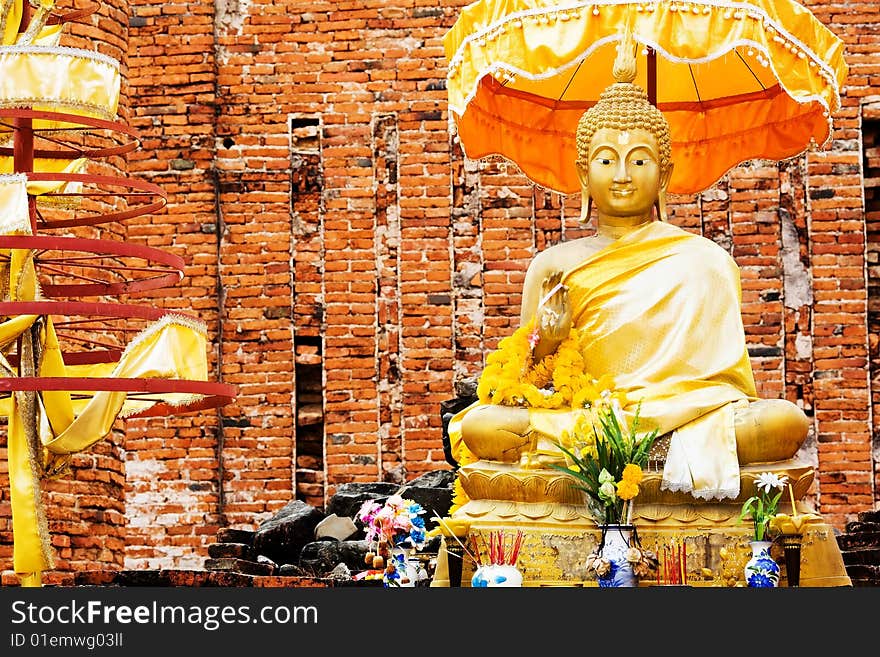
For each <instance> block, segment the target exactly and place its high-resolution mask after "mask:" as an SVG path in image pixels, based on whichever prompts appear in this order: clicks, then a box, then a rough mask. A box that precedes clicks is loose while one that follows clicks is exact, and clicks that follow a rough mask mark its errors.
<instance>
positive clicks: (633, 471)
mask: <svg viewBox="0 0 880 657" xmlns="http://www.w3.org/2000/svg"><path fill="white" fill-rule="evenodd" d="M621 478H622V479H623V481H628V482H630V483H632V484H640V483H642V468H641V467H639V466H638V465H636V464H635V463H627V465H626V467H625V468H624V469H623V474H622V475H621Z"/></svg>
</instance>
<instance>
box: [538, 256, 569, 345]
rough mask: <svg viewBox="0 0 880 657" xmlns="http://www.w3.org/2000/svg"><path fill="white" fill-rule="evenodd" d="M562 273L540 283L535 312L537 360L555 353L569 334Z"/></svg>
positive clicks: (552, 275) (566, 297) (565, 292)
mask: <svg viewBox="0 0 880 657" xmlns="http://www.w3.org/2000/svg"><path fill="white" fill-rule="evenodd" d="M562 276H563V274H562V272H561V271H556V272H553V273H551V274H550V275H548V276H547V277H546V278H545V279H544V281H543V282H542V283H541V300H540V301H539V302H538V309H537V310H536V311H535V324H536V327H537V330H538V336H539V338H540V339H539V341H538V345H537V346H536V348H535V355H536V356H537V357H538V359H540V358H543V357H544V356H547V355H549V354H552V353H553V352H554V351H556V348H557V347H558V346H559V345H560V343H561V342H562V341H563V340H565V339H566V338H567V337H568V334H569V333H570V332H571V303H570V302H569V299H568V288H567V287H566V286H565V285H563V284H562Z"/></svg>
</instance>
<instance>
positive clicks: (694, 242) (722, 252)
mask: <svg viewBox="0 0 880 657" xmlns="http://www.w3.org/2000/svg"><path fill="white" fill-rule="evenodd" d="M657 228H658V229H659V230H661V231H663V232H665V233H666V234H667V235H668V236H670V237H677V238H678V239H677V240H676V242H675V244H676V248H675V249H674V251H675V252H676V253H677V254H679V255H681V256H682V257H689V258H706V259H707V260H709V261H710V262H717V263H719V264H721V263H723V264H725V265H729V264H731V263H733V262H734V261H733V257H732V256H731V255H730V253H728V252H727V250H726V249H725V248H724V247H722V246H721V245H719V244H717V243H715V242H713V241H712V240H710V239H709V238H707V237H703V236H702V235H698V234H696V233H692V232H690V231H689V230H686V229H684V228H680V227H679V226H675V225H673V224H668V223H663V224H660V225H659V226H657Z"/></svg>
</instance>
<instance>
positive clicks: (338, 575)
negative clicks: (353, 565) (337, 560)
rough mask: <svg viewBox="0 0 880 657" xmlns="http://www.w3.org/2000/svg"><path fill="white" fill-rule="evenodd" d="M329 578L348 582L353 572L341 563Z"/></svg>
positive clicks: (331, 572)
mask: <svg viewBox="0 0 880 657" xmlns="http://www.w3.org/2000/svg"><path fill="white" fill-rule="evenodd" d="M328 577H329V578H330V579H335V580H339V581H343V582H344V581H348V580H350V579H351V570H349V568H348V566H346V565H345V564H344V563H341V564H339V565H338V566H336V568H334V569H333V570H331V571H330V574H329V575H328Z"/></svg>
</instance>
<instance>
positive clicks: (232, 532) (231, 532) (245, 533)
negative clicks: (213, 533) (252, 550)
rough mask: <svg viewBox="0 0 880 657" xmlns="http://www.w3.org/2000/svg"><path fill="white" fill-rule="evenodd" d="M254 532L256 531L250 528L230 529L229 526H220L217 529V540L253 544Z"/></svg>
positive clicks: (219, 541)
mask: <svg viewBox="0 0 880 657" xmlns="http://www.w3.org/2000/svg"><path fill="white" fill-rule="evenodd" d="M255 533H256V532H254V531H253V530H250V529H230V528H229V527H221V528H220V529H218V530H217V542H218V543H244V544H245V545H253V544H254V534H255Z"/></svg>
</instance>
